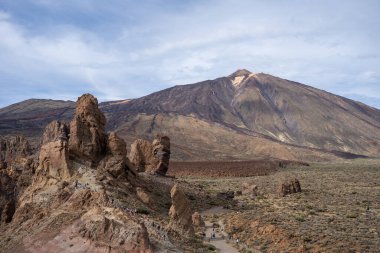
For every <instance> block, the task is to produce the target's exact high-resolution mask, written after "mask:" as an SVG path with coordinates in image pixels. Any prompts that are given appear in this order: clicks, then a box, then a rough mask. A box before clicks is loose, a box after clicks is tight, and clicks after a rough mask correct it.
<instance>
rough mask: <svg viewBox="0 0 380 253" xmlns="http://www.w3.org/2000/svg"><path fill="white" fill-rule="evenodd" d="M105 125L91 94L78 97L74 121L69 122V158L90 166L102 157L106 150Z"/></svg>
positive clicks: (95, 100)
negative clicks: (86, 162)
mask: <svg viewBox="0 0 380 253" xmlns="http://www.w3.org/2000/svg"><path fill="white" fill-rule="evenodd" d="M105 124H106V118H105V116H104V114H103V113H102V112H101V111H100V109H99V108H98V100H97V99H96V98H95V97H94V96H92V95H91V94H84V95H82V96H81V97H79V98H78V101H77V103H76V109H75V115H74V119H73V120H72V121H71V122H70V139H69V154H70V157H73V158H74V159H77V160H86V161H88V162H89V164H90V165H91V166H94V165H95V164H96V162H98V161H99V160H100V159H101V158H102V157H104V155H105V153H106V148H107V134H106V132H105Z"/></svg>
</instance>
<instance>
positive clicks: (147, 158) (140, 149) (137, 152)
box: [128, 139, 154, 172]
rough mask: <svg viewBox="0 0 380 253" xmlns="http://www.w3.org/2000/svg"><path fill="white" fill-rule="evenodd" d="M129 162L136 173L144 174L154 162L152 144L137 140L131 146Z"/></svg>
mask: <svg viewBox="0 0 380 253" xmlns="http://www.w3.org/2000/svg"><path fill="white" fill-rule="evenodd" d="M128 157H129V160H130V161H131V163H132V164H133V165H134V166H135V168H136V170H137V171H138V172H144V171H145V169H146V168H150V167H151V166H152V164H151V163H152V161H154V156H153V147H152V144H151V143H150V142H149V141H147V140H142V139H137V140H135V141H134V142H133V143H132V145H131V152H130V153H129V156H128Z"/></svg>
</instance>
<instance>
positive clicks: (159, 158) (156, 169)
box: [149, 135, 170, 176]
mask: <svg viewBox="0 0 380 253" xmlns="http://www.w3.org/2000/svg"><path fill="white" fill-rule="evenodd" d="M152 147H153V155H154V158H155V160H154V162H153V164H152V165H153V166H152V167H151V168H149V171H150V172H151V173H154V174H158V175H162V176H165V174H166V172H167V171H168V168H169V160H170V139H169V137H167V136H163V135H157V136H156V138H155V139H154V140H153V143H152Z"/></svg>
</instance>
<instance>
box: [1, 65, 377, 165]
mask: <svg viewBox="0 0 380 253" xmlns="http://www.w3.org/2000/svg"><path fill="white" fill-rule="evenodd" d="M42 105H43V106H42ZM100 107H101V110H102V111H103V112H104V113H105V115H106V117H107V130H112V131H116V132H117V133H118V134H119V135H120V136H122V137H124V138H125V139H126V140H127V142H128V143H131V142H132V140H134V139H136V138H146V139H147V138H151V137H152V136H153V135H154V134H156V133H164V134H166V135H168V136H170V138H171V139H172V147H173V148H172V156H173V158H174V159H177V160H204V159H206V160H223V159H254V158H258V157H273V158H281V159H296V160H307V161H314V160H333V159H340V158H341V157H354V155H353V154H357V155H364V156H376V157H377V156H380V110H377V109H375V108H372V107H369V106H367V105H364V104H362V103H359V102H355V101H353V100H350V99H347V98H343V97H340V96H337V95H334V94H331V93H328V92H325V91H322V90H319V89H316V88H313V87H310V86H307V85H304V84H300V83H297V82H293V81H289V80H285V79H282V78H279V77H275V76H272V75H269V74H264V73H258V74H253V73H251V72H250V71H248V70H245V69H241V70H237V71H236V72H234V73H233V74H231V75H229V76H227V77H220V78H217V79H215V80H207V81H203V82H199V83H195V84H188V85H179V86H175V87H172V88H168V89H165V90H162V91H159V92H155V93H152V94H150V95H148V96H145V97H142V98H138V99H133V100H130V101H128V102H127V103H116V102H107V103H102V104H100ZM72 113H73V104H72V103H70V102H65V103H64V102H62V101H46V100H33V101H30V100H29V101H25V102H21V103H18V104H15V105H11V106H9V107H6V108H3V109H1V110H0V134H10V133H15V132H17V133H22V134H25V135H26V136H27V137H32V138H36V137H38V136H40V135H41V133H42V129H43V127H44V126H45V122H46V121H47V119H48V120H49V121H50V120H53V119H63V120H65V119H66V118H70V117H71V115H72Z"/></svg>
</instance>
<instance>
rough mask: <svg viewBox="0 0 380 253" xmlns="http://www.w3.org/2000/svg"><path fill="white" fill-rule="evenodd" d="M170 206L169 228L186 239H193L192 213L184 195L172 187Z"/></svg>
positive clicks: (175, 187)
mask: <svg viewBox="0 0 380 253" xmlns="http://www.w3.org/2000/svg"><path fill="white" fill-rule="evenodd" d="M170 196H171V198H172V206H171V207H170V210H169V216H170V223H169V228H170V229H171V230H173V231H176V232H177V233H178V234H180V235H182V236H185V237H187V238H192V237H194V227H193V221H192V212H191V209H190V206H189V202H188V200H187V197H186V195H185V194H184V193H183V192H182V191H181V190H180V189H179V188H178V185H177V184H176V185H174V186H173V188H172V189H171V191H170Z"/></svg>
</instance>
